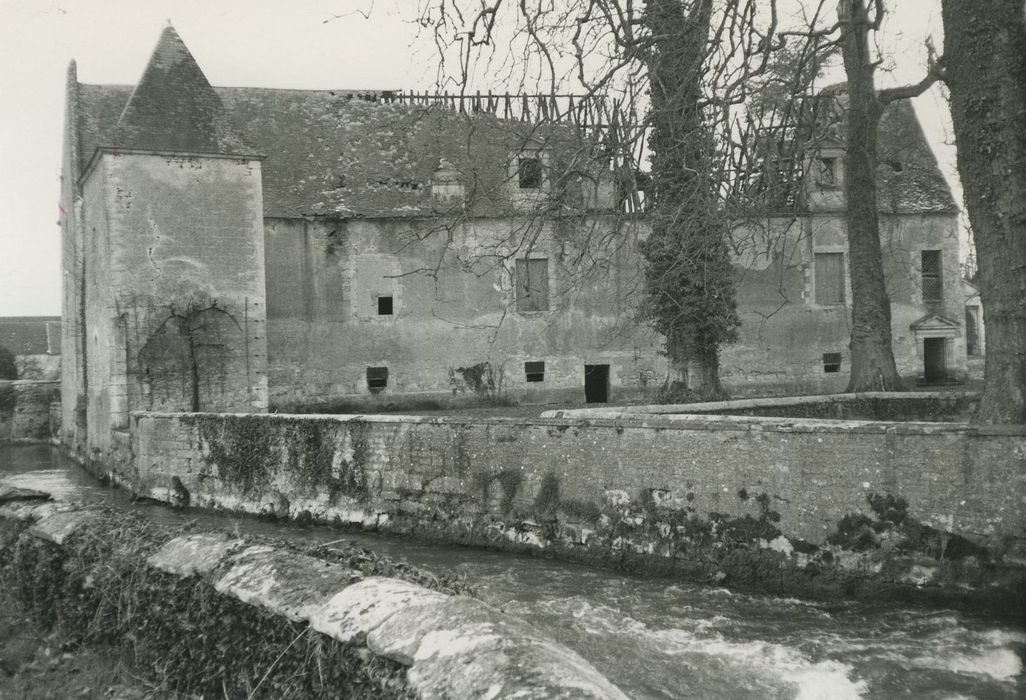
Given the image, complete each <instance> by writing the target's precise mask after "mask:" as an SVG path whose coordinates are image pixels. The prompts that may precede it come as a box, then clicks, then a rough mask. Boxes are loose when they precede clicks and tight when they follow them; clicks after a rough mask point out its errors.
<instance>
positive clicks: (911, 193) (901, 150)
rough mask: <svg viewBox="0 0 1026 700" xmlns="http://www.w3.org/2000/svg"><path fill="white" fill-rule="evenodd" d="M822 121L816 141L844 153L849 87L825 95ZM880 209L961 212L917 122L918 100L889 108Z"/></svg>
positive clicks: (881, 138) (879, 173)
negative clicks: (826, 102) (913, 104)
mask: <svg viewBox="0 0 1026 700" xmlns="http://www.w3.org/2000/svg"><path fill="white" fill-rule="evenodd" d="M819 97H820V99H823V98H825V99H827V100H829V101H830V102H829V104H828V105H825V107H826V108H825V109H823V107H824V105H823V104H822V103H821V105H820V106H821V112H820V117H819V118H820V120H821V123H820V124H819V126H818V127H817V134H816V136H815V138H816V139H817V140H818V141H819V142H820V143H823V144H829V145H836V146H840V147H842V148H843V145H844V141H845V136H844V112H845V106H846V105H847V101H848V85H847V83H835V84H833V85H830V86H827V87H825V88H823V89H822V90H821V91H820V92H819ZM877 139H878V140H877V169H876V187H877V193H876V195H877V206H878V207H879V209H880V210H881V211H885V212H919V213H929V212H956V211H958V205H957V204H956V203H955V199H954V197H952V195H951V188H949V187H948V183H947V181H946V180H945V179H944V175H943V173H941V170H940V167H939V166H938V164H937V158H936V156H935V155H934V154H933V150H932V149H931V148H930V144H929V142H928V141H927V140H926V135H925V134H924V133H923V128H922V126H921V125H920V123H919V118H918V117H917V116H916V111H915V108H914V107H913V106H912V100H896V101H894V102H891V103H890V104H888V105H887V107H886V108H885V109H884V112H883V114H882V115H881V117H880V125H879V129H878V132H877Z"/></svg>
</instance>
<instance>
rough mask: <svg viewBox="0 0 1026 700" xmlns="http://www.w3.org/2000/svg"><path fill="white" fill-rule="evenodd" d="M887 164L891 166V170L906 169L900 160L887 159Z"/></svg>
mask: <svg viewBox="0 0 1026 700" xmlns="http://www.w3.org/2000/svg"><path fill="white" fill-rule="evenodd" d="M887 165H889V166H891V170H893V171H894V172H896V173H900V172H901V171H902V170H904V169H905V168H904V166H902V164H901V161H900V160H889V161H887Z"/></svg>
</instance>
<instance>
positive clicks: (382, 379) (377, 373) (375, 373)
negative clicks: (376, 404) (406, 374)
mask: <svg viewBox="0 0 1026 700" xmlns="http://www.w3.org/2000/svg"><path fill="white" fill-rule="evenodd" d="M387 386H388V367H368V368H367V388H368V389H370V390H371V391H372V392H374V393H377V392H379V391H381V390H382V389H384V388H385V387H387Z"/></svg>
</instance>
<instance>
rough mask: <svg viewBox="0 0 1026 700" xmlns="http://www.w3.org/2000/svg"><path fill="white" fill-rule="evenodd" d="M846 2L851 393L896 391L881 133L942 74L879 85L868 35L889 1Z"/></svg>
mask: <svg viewBox="0 0 1026 700" xmlns="http://www.w3.org/2000/svg"><path fill="white" fill-rule="evenodd" d="M871 1H872V12H870V10H869V8H868V7H867V5H866V1H865V0H841V1H840V3H839V4H838V9H837V12H838V23H837V27H838V30H839V32H840V43H841V49H842V55H843V58H844V69H845V73H846V74H847V77H848V82H847V105H846V111H845V129H846V139H845V140H846V145H847V152H846V155H845V159H844V168H845V186H846V192H845V195H846V202H847V204H846V217H845V218H846V224H847V232H848V250H849V255H848V267H849V270H850V273H851V290H852V327H851V358H852V359H851V378H850V380H849V382H848V388H847V391H868V390H877V391H894V390H900V389H902V388H904V387H903V385H902V382H901V378H900V377H899V376H898V371H897V368H896V367H895V364H894V353H893V351H892V349H891V304H890V299H889V297H888V295H887V288H886V285H885V282H884V272H883V256H882V253H881V248H880V221H879V215H878V210H879V208H878V205H877V199H876V164H877V132H878V129H879V124H880V117H881V116H882V115H883V112H884V109H885V108H886V107H887V105H888V104H890V103H891V102H893V101H895V100H898V99H907V98H910V97H915V96H916V95H920V94H922V93H923V92H925V91H926V89H927V88H928V87H929V86H930V85H931V84H933V83H934V82H935V81H936V80H937V78H938V76H939V73H938V71H937V70H934V68H933V66H932V65H931V67H930V70H929V72H928V74H927V76H926V78H924V79H923V80H922V81H921V82H920V83H918V84H916V85H910V86H906V87H902V88H891V89H886V90H877V89H876V87H875V85H874V73H875V71H876V67H877V65H878V60H877V58H876V57H874V56H873V55H872V54H871V53H870V49H869V34H870V33H871V32H874V31H877V30H879V28H880V24H881V23H882V21H883V18H884V3H883V0H871Z"/></svg>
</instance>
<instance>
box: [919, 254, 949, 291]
mask: <svg viewBox="0 0 1026 700" xmlns="http://www.w3.org/2000/svg"><path fill="white" fill-rule="evenodd" d="M922 261H923V301H924V302H938V301H942V300H943V298H944V287H943V283H942V276H941V252H940V251H939V250H924V251H923V252H922Z"/></svg>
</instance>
